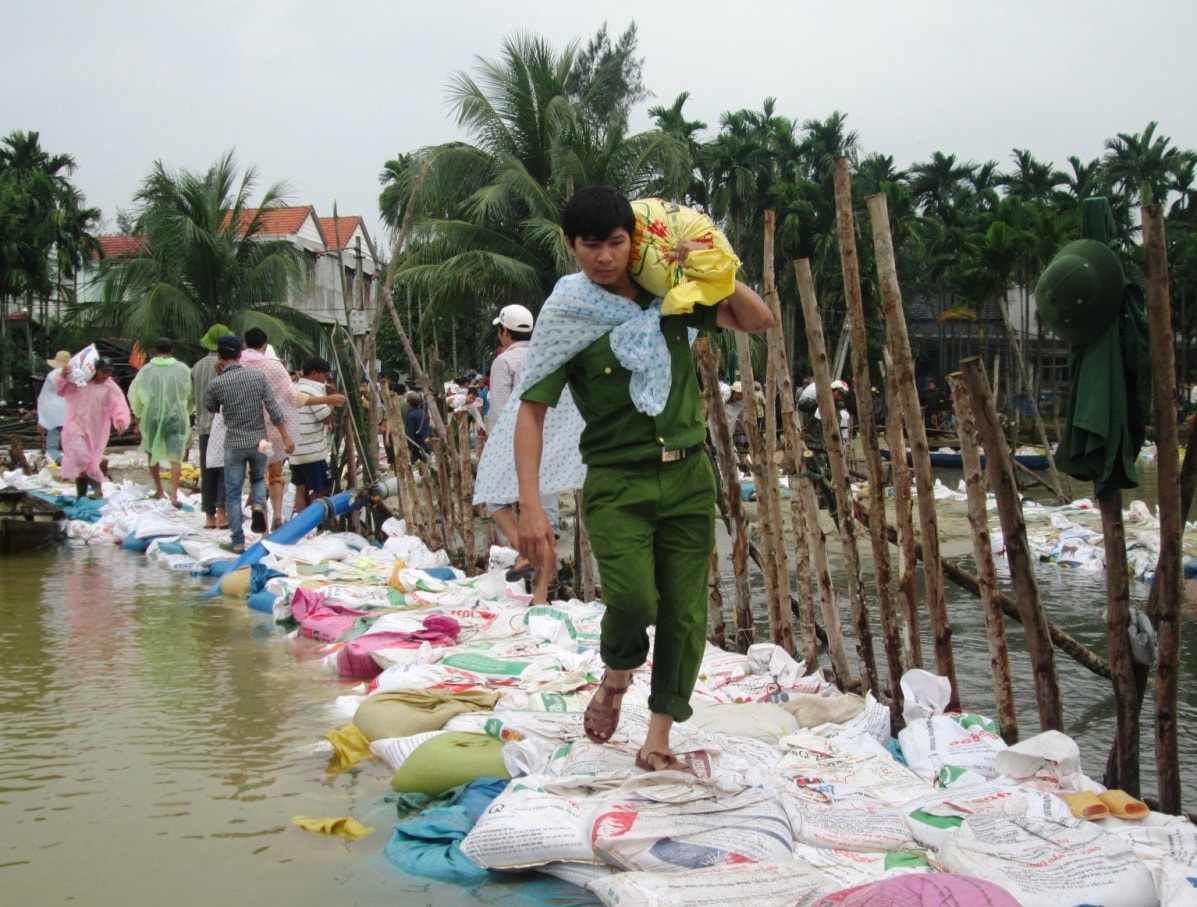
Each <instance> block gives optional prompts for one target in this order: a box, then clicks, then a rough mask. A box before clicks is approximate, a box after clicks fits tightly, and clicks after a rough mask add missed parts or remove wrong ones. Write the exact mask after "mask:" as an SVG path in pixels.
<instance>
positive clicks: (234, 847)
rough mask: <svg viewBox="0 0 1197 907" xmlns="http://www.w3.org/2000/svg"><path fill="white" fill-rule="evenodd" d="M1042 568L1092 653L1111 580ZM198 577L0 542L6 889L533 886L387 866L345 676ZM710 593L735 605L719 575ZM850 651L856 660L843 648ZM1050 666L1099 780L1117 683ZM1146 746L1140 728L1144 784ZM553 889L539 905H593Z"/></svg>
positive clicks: (1195, 755) (58, 893)
mask: <svg viewBox="0 0 1197 907" xmlns="http://www.w3.org/2000/svg"><path fill="white" fill-rule="evenodd" d="M944 478H945V481H952V480H953V477H952V476H951V475H945V476H944ZM1145 478H1146V477H1145ZM1131 497H1132V496H1131V495H1128V498H1127V500H1128V501H1129V500H1130V499H1131ZM941 514H944V516H943V520H944V522H945V523H946V524H950V523H951V522H952V520H953V517H952V516H951V515H950V514H949V513H947V512H946V510H945V508H941ZM965 525H967V524H965ZM963 547H966V546H963ZM963 547H960V548H958V549H957V551H958V552H959V553H960V554H961V556H962V558H963V560H964V562H965V566H971V565H970V564H968V562H967V556H966V555H964V553H963ZM1189 553H1190V555H1191V554H1193V553H1194V552H1189ZM723 567H724V569H725V570H726V569H728V568H729V565H728V564H727V562H726V560H724V561H723ZM755 575H756V574H755V571H754V576H755ZM1038 578H1039V585H1040V589H1041V591H1042V594H1043V597H1044V601H1045V603H1046V606H1047V608H1048V611H1049V614H1050V616H1051V618H1052V620H1054V621H1056V622H1057V623H1059V624H1060V626H1062V627H1063V628H1064V629H1066V630H1067V631H1068V632H1070V633H1072V634H1074V635H1075V636H1077V637H1078V638H1080V639H1081V640H1082V641H1084V642H1085V643H1086V644H1088V645H1089V646H1091V647H1093V648H1095V649H1097V650H1098V651H1102V650H1104V624H1103V622H1102V621H1103V619H1102V615H1101V610H1102V608H1103V606H1104V598H1105V583H1104V576H1102V575H1099V574H1086V573H1082V572H1080V571H1066V570H1061V569H1059V568H1055V567H1050V566H1046V565H1043V566H1041V567H1040V568H1039V572H1038ZM206 585H207V584H206V582H205V581H204V580H202V579H200V578H193V577H190V576H187V575H186V574H180V573H172V572H171V571H168V570H165V569H163V568H161V567H159V566H157V565H155V564H153V563H150V562H148V561H147V560H146V558H145V557H144V556H142V555H137V554H131V553H128V552H122V551H120V550H117V549H115V548H109V547H107V546H94V545H93V546H90V547H70V546H63V547H60V548H54V549H51V550H48V551H42V552H39V553H36V554H31V555H21V556H10V557H0V590H2V591H0V829H2V831H0V892H2V895H0V902H2V903H5V904H50V903H54V904H58V903H71V902H73V903H79V904H110V903H122V904H127V905H139V904H147V905H148V904H154V905H158V904H160V903H162V902H163V900H166V901H167V902H169V903H174V904H180V905H187V904H211V903H223V904H230V905H237V904H254V905H261V904H264V903H294V904H346V905H348V904H382V903H398V904H403V905H423V904H429V905H432V904H436V905H438V907H439V905H449V907H454V905H469V904H483V903H485V904H511V905H517V904H526V903H529V900H528V896H527V895H528V892H529V889H528V886H527V882H528V877H526V876H525V877H522V878H520V879H516V880H512V881H508V882H489V883H486V884H484V885H471V886H456V885H451V884H447V883H440V882H433V881H429V880H425V879H419V878H414V877H410V876H406V875H404V874H403V873H401V872H400V871H399V870H398V869H396V868H395V867H394V866H393V865H391V864H390V863H389V862H388V861H387V860H386V859H385V857H384V856H383V852H382V851H383V847H384V845H385V843H386V841H387V840H389V838H390V835H391V830H392V827H393V825H394V824H395V821H396V811H395V806H394V804H393V803H392V802H389V801H388V799H387V797H386V795H387V793H388V791H389V784H388V782H389V777H390V772H389V771H388V770H387V769H386V768H385V767H383V766H381V765H378V764H375V763H365V764H363V765H362V766H361V767H360V768H359V769H358V770H355V771H353V772H348V773H345V774H342V775H338V776H336V777H331V776H329V775H327V774H326V773H325V771H324V768H325V764H326V761H327V756H326V753H325V752H324V751H323V750H321V749H320V748H319V743H320V741H321V740H322V738H323V736H324V734H325V733H327V732H328V731H329V730H331V729H332V728H335V727H339V726H340V725H342V724H344V723H345V722H346V721H347V720H348V718H347V716H346V715H345V714H343V713H341V712H339V711H337V709H336V705H335V703H336V698H337V696H338V695H340V694H343V693H346V692H350V691H351V690H353V689H354V687H353V685H351V684H346V683H344V682H341V681H338V680H337V679H336V676H335V671H333V670H331V669H330V668H329V667H328V666H327V665H325V664H323V663H322V662H321V661H320V660H318V659H317V658H315V657H314V646H313V645H312V644H311V643H308V642H304V641H294V640H291V639H289V638H288V637H287V636H286V634H285V633H283V632H282V631H280V630H279V629H278V628H277V627H276V626H275V625H274V623H273V621H272V620H271V619H270V618H269V617H268V616H267V615H264V614H259V613H257V612H254V611H250V610H248V609H247V608H245V607H244V605H242V604H240V603H235V604H234V603H229V602H224V601H221V600H219V599H218V600H208V599H203V598H201V596H200V593H201V592H202V590H203V589H204V588H205V587H206ZM724 588H725V600H726V602H727V604H728V606H729V607H730V605H731V601H732V586H731V583H730V581H729V582H727V583H725V587H724ZM757 591H758V593H759V591H760V590H759V589H758V590H757ZM948 596H949V610H950V615H951V620H952V625H953V630H954V636H953V640H954V645H955V653H956V665H957V672H958V679H959V682H960V687H961V699H962V701H963V702H964V703H965V704H966V706H967V707H970V708H973V709H975V710H977V711H980V712H983V713H985V714H993V713H994V704H993V682H992V679H990V677H989V673H988V672H989V668H988V654H987V651H986V646H985V637H984V626H983V618H982V615H981V609H980V607H979V605H978V603H977V600H976V599H974V598H972V597H971V596H969V595H967V594H966V593H963V592H960V591H959V590H956V589H955V588H954V587H952V586H951V585H949V586H948ZM1145 596H1146V586H1144V585H1142V584H1136V585H1135V586H1134V587H1133V588H1132V598H1133V599H1134V600H1135V601H1142V600H1143V599H1144V598H1145ZM845 626H847V622H846V621H845ZM1192 630H1193V621H1192V619H1186V621H1185V623H1184V625H1183V627H1182V655H1181V659H1182V670H1181V682H1180V690H1181V703H1180V710H1179V715H1178V718H1179V723H1180V727H1181V734H1182V738H1181V747H1180V750H1181V761H1182V778H1183V779H1184V783H1185V795H1184V802H1185V805H1186V808H1187V809H1188V810H1190V811H1192V810H1193V809H1194V808H1195V807H1197V794H1195V790H1194V787H1195V785H1197V690H1195V686H1197V685H1195V684H1194V682H1193V678H1194V675H1195V673H1197V640H1195V639H1194V634H1193V632H1192ZM758 639H767V634H766V633H765V632H764V628H761V632H760V633H758ZM1010 640H1011V649H1012V653H1013V654H1012V658H1013V672H1014V676H1015V686H1016V690H1017V693H1018V700H1019V720H1020V729H1021V731H1022V734H1023V736H1024V737H1026V736H1030V735H1031V734H1033V733H1035V731H1036V730H1037V719H1036V717H1035V712H1034V694H1033V690H1032V689H1031V688H1030V686H1029V683H1028V682H1027V681H1026V680H1024V678H1029V677H1030V665H1029V661H1028V659H1027V657H1026V652H1025V646H1024V645H1023V644H1022V637H1021V633H1020V632H1019V631H1018V630H1017V628H1012V629H1011V631H1010ZM875 643H876V648H877V651H878V653H879V654H880V652H881V644H880V639H879V638H876V640H875ZM924 651H925V652H930V645H929V642H928V641H925V642H924ZM849 654H850V658H851V659H853V663H854V659H855V654H854V649H853V647H852V644H851V643H849ZM1057 668H1058V672H1059V675H1060V681H1061V688H1062V691H1063V697H1064V712H1065V720H1066V723H1067V731H1068V733H1069V734H1071V735H1072V736H1073V737H1075V738H1076V739H1077V740H1078V741H1079V742H1080V744H1081V749H1082V765H1083V768H1084V770H1085V771H1086V772H1087V773H1088V774H1090V775H1091V776H1094V777H1097V778H1100V776H1101V773H1102V768H1103V766H1104V764H1105V754H1106V751H1107V749H1108V746H1109V741H1110V740H1111V739H1112V735H1113V729H1114V711H1113V701H1112V695H1111V694H1110V691H1109V685H1108V683H1107V682H1105V681H1102V680H1098V679H1096V678H1094V677H1093V676H1092V675H1090V674H1088V673H1087V672H1085V671H1084V670H1083V669H1081V668H1079V667H1078V666H1076V665H1075V664H1073V663H1072V662H1071V661H1069V660H1067V659H1066V658H1064V657H1062V658H1060V659H1059V660H1058V661H1057ZM881 672H882V676H884V666H882V668H881ZM1149 714H1150V709H1148V710H1147V711H1145V715H1149ZM1153 759H1154V756H1153V753H1152V748H1151V733H1150V730H1149V725H1146V724H1145V730H1144V735H1143V776H1144V784H1143V787H1144V790H1145V791H1148V792H1151V791H1154V790H1155V787H1156V784H1155V772H1154V766H1153ZM296 815H309V816H321V817H338V816H347V815H351V816H353V817H354V818H356V819H358V820H359V821H361V822H363V823H365V824H366V825H368V826H372V827H373V828H374V829H375V831H374V833H373V834H372V835H370V836H369V837H367V838H364V839H362V840H359V841H356V842H352V843H350V842H347V841H344V840H342V839H340V838H334V837H326V836H322V835H316V834H311V833H308V832H304V831H301V830H300V829H298V828H296V827H295V826H293V825H292V822H291V820H292V817H294V816H296ZM553 884H554V885H556V887H555V888H552V889H550V890H548V891H546V892H545V898H544V899H543V901H542V902H544V903H554V904H574V903H577V904H582V903H595V902H594V901H593V900H592V899H590V898H589V897H588V896H587V895H586V894H585V893H584V892H581V891H579V890H577V889H573V888H570V887H568V886H564V885H560V884H559V883H553Z"/></svg>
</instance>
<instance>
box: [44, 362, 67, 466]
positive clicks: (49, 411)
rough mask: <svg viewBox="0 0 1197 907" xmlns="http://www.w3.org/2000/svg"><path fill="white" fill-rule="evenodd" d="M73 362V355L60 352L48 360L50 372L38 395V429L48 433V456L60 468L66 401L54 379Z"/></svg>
mask: <svg viewBox="0 0 1197 907" xmlns="http://www.w3.org/2000/svg"><path fill="white" fill-rule="evenodd" d="M70 361H71V354H70V353H68V352H67V351H66V350H59V351H58V355H56V356H55V357H54V358H53V359H47V360H46V365H48V366H50V372H49V374H47V375H46V380H45V381H43V382H42V389H41V393H39V394H38V395H37V427H38V428H39V429H42V430H43V431H45V433H46V456H47V457H49V458H50V459H51V460H53V461H54V463H55V464H56V465H58V466H61V465H62V426H63V424H64V423H65V422H66V400H64V399H63V398H62V397H60V396H59V395H58V390H57V389H56V388H55V386H54V378H55V377H56V376H57V375H59V374H63V371H62V370H63V369H64V368H66V367H67V365H68V364H69V363H70Z"/></svg>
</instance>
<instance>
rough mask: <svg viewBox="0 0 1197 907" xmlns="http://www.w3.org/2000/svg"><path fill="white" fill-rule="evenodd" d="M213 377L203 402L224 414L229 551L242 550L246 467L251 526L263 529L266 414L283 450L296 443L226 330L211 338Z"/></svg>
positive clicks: (262, 378) (260, 376) (257, 375)
mask: <svg viewBox="0 0 1197 907" xmlns="http://www.w3.org/2000/svg"><path fill="white" fill-rule="evenodd" d="M216 355H217V359H218V361H217V364H216V371H217V377H216V378H215V379H214V380H213V381H212V383H211V384H210V385H208V392H207V395H206V397H205V400H204V405H205V407H206V408H207V409H208V411H209V412H212V413H215V412H219V413H220V414H221V415H222V416H223V417H224V425H225V437H224V489H225V510H226V511H227V513H228V518H229V534H230V535H229V544H228V545H226V546H224V547H226V548H227V549H228V550H229V551H232V552H233V553H234V554H241V553H243V552H244V551H245V532H244V530H243V529H242V528H241V490H242V487H243V486H244V485H245V471H246V467H248V468H249V483H250V506H251V508H252V514H253V515H252V519H251V522H250V528H251V529H252V530H253V531H254V532H257V533H263V532H265V531H266V460H267V455H268V452H267V447H268V445H267V443H266V418H265V415H264V414H263V408H265V412H266V413H267V414H269V416H270V421H271V422H272V423H274V425H275V426H276V427H277V428H278V433H279V438H280V439H281V441H282V444H283V450H284V451H286V452H287V453H291V451H293V450H294V449H295V442H294V441H292V440H291V435H290V433H288V431H287V423H286V419H285V417H284V415H283V411H282V408H281V407H280V406H279V405H278V402H277V401H276V400H275V399H274V394H273V393H272V392H271V390H270V385H269V384H268V383H267V381H266V377H265V376H264V375H263V374H262V373H261V372H259V371H255V370H253V369H247V368H245V367H243V366H242V365H241V362H240V360H241V339H240V338H239V337H236V336H235V335H233V334H225V335H224V336H223V337H221V338H220V339H219V340H217V341H216Z"/></svg>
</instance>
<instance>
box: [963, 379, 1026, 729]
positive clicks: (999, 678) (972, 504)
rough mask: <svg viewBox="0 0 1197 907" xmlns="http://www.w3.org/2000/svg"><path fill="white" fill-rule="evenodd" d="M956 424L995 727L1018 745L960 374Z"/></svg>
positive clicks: (976, 454) (975, 446)
mask: <svg viewBox="0 0 1197 907" xmlns="http://www.w3.org/2000/svg"><path fill="white" fill-rule="evenodd" d="M948 382H949V384H950V385H951V388H952V403H953V405H954V406H955V407H956V424H957V426H958V429H957V430H958V431H959V434H960V456H961V458H962V460H963V463H964V484H965V490H966V492H967V494H968V521H969V523H970V524H971V525H972V527H973V533H972V535H973V556H974V557H975V558H976V561H977V581H978V585H979V587H980V591H981V603H982V605H983V607H984V611H985V642H986V644H987V646H988V648H989V667H990V669H991V670H992V672H993V692H994V703H995V705H996V706H997V718H998V728H999V730H1000V732H1001V735H1002V739H1003V740H1005V741H1006V743H1008V744H1011V745H1013V744H1015V743H1017V742H1018V712H1017V710H1016V709H1015V706H1014V684H1013V683H1012V682H1011V680H1010V649H1009V646H1008V645H1007V642H1006V623H1005V620H1004V619H1003V618H1002V603H1001V601H1000V600H999V597H998V581H997V571H996V570H995V569H994V565H993V547H992V545H991V544H990V541H989V518H988V516H987V514H986V511H985V477H984V475H983V474H982V472H981V450H980V443H979V441H978V440H977V425H976V422H975V421H974V420H973V411H972V407H971V406H970V405H969V402H968V391H967V390H966V389H965V387H964V381H963V379H962V378H961V377H960V373H959V372H954V373H953V374H951V375H949V376H948Z"/></svg>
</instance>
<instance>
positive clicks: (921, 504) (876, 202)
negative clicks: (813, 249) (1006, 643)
mask: <svg viewBox="0 0 1197 907" xmlns="http://www.w3.org/2000/svg"><path fill="white" fill-rule="evenodd" d="M867 203H868V207H869V217H870V220H871V222H872V228H873V251H874V254H875V256H876V258H877V278H878V282H879V283H880V285H881V304H882V307H883V309H884V311H885V327H886V334H887V336H888V339H889V348H890V356H891V357H892V358H893V372H894V379H895V381H896V382H897V385H898V392H899V394H900V396H901V398H902V411H903V414H904V421H905V425H906V432H907V434H908V435H909V437H910V442H911V445H910V446H911V452H912V457H913V459H914V477H915V487H916V488H917V490H918V508H919V526H920V529H921V531H922V542H923V545H924V547H925V548H926V549H927V554H928V557H927V560H926V561H925V562H924V564H923V567H924V569H923V584H924V587H925V589H926V595H927V613H928V615H929V616H930V620H931V636H932V641H933V643H934V647H935V666H936V670H937V671H938V672H939V674H940V676H942V677H945V678H947V680H948V683H949V684H950V685H951V694H950V696H949V701H948V708H949V709H957V708H959V707H960V687H959V685H958V684H957V683H956V660H955V656H954V654H953V653H952V626H951V624H950V623H949V622H948V608H947V600H946V599H945V598H944V588H943V572H942V571H941V570H940V569H939V519H938V516H937V515H936V512H935V486H934V482H933V481H932V477H931V458H930V449H929V448H928V446H927V432H926V429H925V428H924V426H923V421H922V419H920V418H917V414H918V413H919V412H920V408H919V403H918V392H917V390H916V389H915V385H914V362H913V359H912V358H911V354H910V338H909V337H908V336H907V333H906V314H905V312H904V310H903V308H902V293H901V290H900V289H899V287H898V269H897V265H896V264H895V261H894V244H893V236H892V235H891V233H890V227H889V209H888V207H887V203H886V200H885V196H884V195H870V196H869V197H868V199H867ZM903 453H904V451H896V452H895V457H894V459H895V460H897V459H904V457H903Z"/></svg>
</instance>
